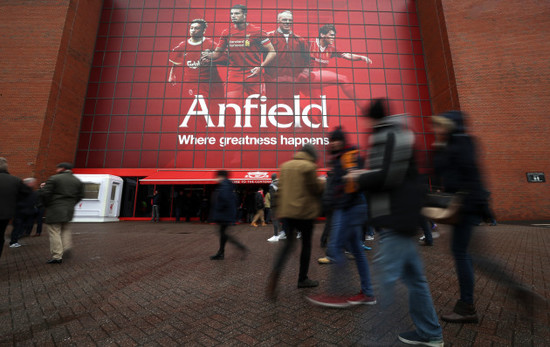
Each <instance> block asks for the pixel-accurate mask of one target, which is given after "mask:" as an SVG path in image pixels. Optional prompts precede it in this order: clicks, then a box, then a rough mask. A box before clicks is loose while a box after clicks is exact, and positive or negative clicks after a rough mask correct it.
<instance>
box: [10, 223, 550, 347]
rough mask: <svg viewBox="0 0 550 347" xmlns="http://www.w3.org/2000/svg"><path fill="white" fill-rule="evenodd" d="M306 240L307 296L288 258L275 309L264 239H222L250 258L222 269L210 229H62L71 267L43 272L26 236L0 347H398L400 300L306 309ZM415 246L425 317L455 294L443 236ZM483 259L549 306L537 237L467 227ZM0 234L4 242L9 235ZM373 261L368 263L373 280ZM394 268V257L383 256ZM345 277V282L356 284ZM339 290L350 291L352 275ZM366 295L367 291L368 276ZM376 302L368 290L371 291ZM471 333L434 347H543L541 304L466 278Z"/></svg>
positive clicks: (446, 328) (13, 253) (403, 319)
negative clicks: (387, 304)
mask: <svg viewBox="0 0 550 347" xmlns="http://www.w3.org/2000/svg"><path fill="white" fill-rule="evenodd" d="M322 228H323V225H322V224H318V225H316V228H315V236H314V247H313V254H312V264H311V269H310V277H311V278H313V279H317V280H320V281H321V286H320V287H319V288H313V289H297V288H296V281H297V273H298V268H297V267H298V252H295V253H294V254H293V258H292V259H290V261H289V264H288V266H287V268H286V269H285V272H284V273H283V276H282V279H281V280H282V283H281V288H280V294H279V300H278V301H277V302H275V303H273V302H269V301H266V300H265V298H264V287H265V284H266V281H267V276H268V273H269V270H270V268H271V265H272V263H273V259H274V257H275V254H276V251H277V249H278V247H279V245H278V244H277V243H274V244H271V243H268V242H266V239H267V238H268V237H270V236H271V232H272V231H271V227H263V228H252V227H250V226H248V225H239V226H235V227H233V229H232V230H233V231H232V232H233V233H234V235H236V236H237V237H238V238H239V239H240V240H241V241H243V242H244V243H245V244H246V245H247V246H248V247H250V249H251V250H252V251H251V253H250V255H249V256H248V257H247V259H245V260H240V254H239V253H238V251H237V250H236V249H234V248H232V246H231V245H230V244H228V246H227V248H226V257H225V260H223V261H210V260H209V258H208V257H209V256H210V255H212V254H214V253H215V251H216V250H217V235H216V231H215V230H216V229H215V226H214V225H204V224H202V225H201V224H196V223H180V224H176V223H173V222H161V223H156V224H153V223H150V222H119V223H104V224H73V234H74V243H75V249H74V253H73V257H72V258H70V259H66V260H64V262H63V264H61V265H47V264H45V261H46V260H47V259H48V258H49V251H48V238H47V236H45V235H43V236H41V237H31V238H25V239H23V240H22V241H21V243H23V244H24V246H23V247H21V248H18V249H11V248H7V246H6V248H5V249H4V254H3V256H2V258H1V259H0V297H1V298H2V299H1V300H0V345H2V346H10V345H22V346H33V345H34V346H70V345H74V346H176V345H188V346H201V345H203V346H213V345H224V346H225V345H237V346H244V345H259V346H273V345H278V346H294V345H300V346H316V345H322V346H329V345H338V346H349V345H364V346H393V345H396V346H399V345H401V344H400V342H399V341H398V340H397V337H396V335H397V333H399V332H401V331H406V330H409V329H411V328H412V322H411V320H410V318H409V316H408V314H407V299H406V291H405V290H404V289H403V287H402V286H400V287H398V290H397V295H396V298H395V301H396V303H395V304H394V305H393V306H392V307H391V308H390V309H389V310H387V311H386V312H379V311H380V305H375V306H359V307H352V308H350V309H344V310H336V309H324V308H320V307H315V306H312V305H311V304H309V303H308V302H307V301H306V300H304V296H305V295H307V294H311V293H320V292H322V290H323V288H324V287H325V286H326V284H327V283H326V279H327V275H328V270H329V266H330V265H318V264H317V263H316V262H315V260H316V259H317V258H318V257H320V256H323V255H324V253H323V250H322V249H320V248H319V238H320V235H321V231H322ZM441 231H442V236H441V237H440V238H439V239H436V240H435V245H434V247H421V248H420V252H421V254H422V257H423V259H424V262H425V265H426V269H427V276H428V280H429V283H430V287H431V290H432V295H433V298H434V302H435V306H436V310H437V312H438V314H441V313H444V312H446V311H448V310H449V309H451V308H452V306H453V305H454V301H455V300H456V298H457V296H458V294H457V293H458V286H457V281H456V277H455V273H454V265H453V261H452V258H451V256H450V254H449V232H448V229H446V228H445V227H442V228H441ZM477 231H478V234H479V235H480V236H483V238H484V241H483V243H482V244H483V246H484V248H483V252H484V254H486V255H487V256H489V257H492V258H495V259H500V261H501V262H502V264H504V265H505V266H506V268H507V269H509V270H510V271H513V272H514V273H515V274H516V276H517V277H518V278H520V279H521V280H522V281H523V282H524V283H525V284H527V285H528V286H530V287H532V288H534V289H535V290H536V292H537V293H539V294H540V295H542V296H543V297H545V298H550V284H549V283H550V228H545V227H537V226H531V225H529V224H523V225H520V224H500V225H498V226H496V227H488V226H483V227H479V228H478V229H477ZM8 234H9V230H8ZM372 244H373V251H370V252H368V257H369V260H370V264H371V270H372V271H373V273H374V274H376V264H373V262H372V261H373V258H374V254H375V251H376V242H373V243H372ZM396 256H397V255H396ZM355 272H356V271H354V273H355ZM350 283H351V284H350V285H349V291H350V292H354V291H358V286H359V280H358V278H357V276H356V274H354V278H353V279H352V280H351V282H350ZM374 283H375V284H376V279H375V278H374ZM375 290H377V288H376V287H375ZM476 298H477V308H478V313H479V316H480V323H479V324H473V325H472V324H469V325H460V324H446V323H443V322H442V325H443V334H444V339H445V345H446V346H549V345H550V310H549V305H548V302H547V301H546V302H542V303H539V304H538V305H537V310H536V311H535V314H534V315H533V316H531V317H530V316H528V315H527V314H526V312H525V310H524V309H523V307H522V305H521V304H519V303H518V302H517V301H515V300H514V297H513V292H512V291H511V290H509V288H508V287H507V286H506V285H505V284H503V283H502V282H495V281H493V280H491V279H489V278H487V277H486V276H484V275H483V274H481V273H480V272H479V271H478V272H477V273H476Z"/></svg>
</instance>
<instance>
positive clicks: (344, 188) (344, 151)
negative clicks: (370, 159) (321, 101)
mask: <svg viewBox="0 0 550 347" xmlns="http://www.w3.org/2000/svg"><path fill="white" fill-rule="evenodd" d="M329 141H330V142H329V148H330V154H331V164H330V167H331V168H332V169H331V172H332V175H331V184H330V186H329V187H328V189H329V191H328V192H327V193H328V196H329V197H330V198H329V201H330V205H331V209H332V226H331V234H330V238H329V240H328V250H327V256H328V258H329V259H330V260H331V261H332V262H333V263H334V266H333V267H331V272H330V276H329V289H328V290H329V294H328V295H326V294H320V295H313V296H309V297H307V299H308V300H309V301H310V302H311V303H313V304H316V305H320V306H326V307H347V306H349V305H358V304H365V305H374V304H376V298H375V297H374V291H373V289H372V283H371V278H370V271H369V265H368V262H367V257H366V256H365V252H364V250H363V247H362V246H363V241H362V227H363V225H364V224H365V223H366V221H367V218H366V214H367V203H366V199H365V195H364V194H363V193H362V192H360V191H359V190H358V189H357V187H356V186H355V184H354V183H353V182H347V181H346V180H345V178H344V176H345V175H346V174H347V173H348V172H349V170H353V169H362V168H363V158H361V156H360V153H359V150H358V149H357V148H356V147H355V146H350V145H349V144H348V143H347V141H346V136H345V133H344V132H343V131H342V128H340V127H338V128H336V129H335V130H334V131H333V132H332V133H331V134H330V137H329ZM350 183H351V184H350ZM344 250H348V251H349V252H350V253H351V254H352V255H353V257H354V258H355V263H356V265H357V271H358V272H359V277H360V279H361V288H360V291H359V293H358V294H356V295H353V296H343V295H341V294H340V292H341V290H342V288H341V286H342V285H343V284H344V283H343V282H344V281H345V280H344V278H343V275H344V274H345V272H346V262H347V261H346V256H345V255H344Z"/></svg>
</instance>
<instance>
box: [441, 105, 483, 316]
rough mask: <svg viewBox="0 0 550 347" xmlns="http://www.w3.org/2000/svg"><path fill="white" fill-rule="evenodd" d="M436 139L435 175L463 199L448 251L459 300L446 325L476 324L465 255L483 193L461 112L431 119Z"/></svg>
mask: <svg viewBox="0 0 550 347" xmlns="http://www.w3.org/2000/svg"><path fill="white" fill-rule="evenodd" d="M433 122H434V132H435V135H436V143H435V145H434V146H435V148H436V151H435V154H434V173H435V176H436V179H438V180H439V183H440V186H441V187H442V188H443V190H444V191H445V192H448V193H458V192H460V193H461V195H463V200H462V209H461V219H460V221H459V222H458V223H457V224H455V225H453V234H452V241H451V242H452V243H451V250H452V253H453V257H454V259H455V265H456V273H457V276H458V283H459V287H460V299H459V300H458V301H457V303H456V305H455V307H454V310H453V312H452V313H450V314H447V315H443V316H442V317H441V318H442V319H443V320H444V321H446V322H453V323H454V322H456V323H477V321H478V317H477V313H476V309H475V306H474V268H473V264H472V257H471V256H470V252H469V251H468V248H469V245H470V241H471V238H472V234H473V231H474V226H475V225H477V224H478V223H479V218H480V216H481V211H482V209H483V206H484V204H486V202H487V199H486V193H485V189H484V187H483V183H482V181H481V175H480V170H479V166H478V163H477V155H476V147H475V143H474V141H473V139H472V137H470V136H469V135H468V134H466V132H465V129H464V116H463V114H462V112H460V111H449V112H447V113H444V114H442V115H439V116H434V117H433Z"/></svg>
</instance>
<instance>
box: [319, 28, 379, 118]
mask: <svg viewBox="0 0 550 347" xmlns="http://www.w3.org/2000/svg"><path fill="white" fill-rule="evenodd" d="M309 52H310V54H311V64H310V65H311V76H310V80H311V86H310V88H311V93H310V95H311V97H314V96H315V97H317V96H318V95H316V94H319V95H321V94H322V93H323V92H322V89H323V86H327V85H338V86H339V87H340V88H341V89H342V91H343V92H344V94H345V95H346V96H347V97H348V98H349V99H350V100H352V101H353V102H354V103H355V105H356V107H357V108H358V109H361V108H362V107H363V105H362V104H361V101H359V100H357V98H356V97H355V88H354V86H353V84H352V81H351V80H350V79H349V78H348V77H347V76H346V75H343V74H339V73H337V72H334V71H332V70H329V69H328V67H329V64H330V61H331V59H332V58H343V59H346V60H351V61H359V60H361V61H363V62H365V64H372V60H371V59H370V58H369V57H367V56H365V55H359V54H354V53H349V52H340V51H338V49H337V48H336V27H335V26H334V25H333V24H325V25H323V26H322V27H320V28H319V36H318V37H317V38H316V39H315V40H314V41H311V43H310V46H309ZM314 94H315V95H314Z"/></svg>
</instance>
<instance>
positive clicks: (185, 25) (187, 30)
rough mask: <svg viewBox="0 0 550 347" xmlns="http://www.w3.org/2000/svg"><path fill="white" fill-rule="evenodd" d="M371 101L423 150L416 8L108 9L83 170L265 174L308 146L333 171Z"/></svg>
mask: <svg viewBox="0 0 550 347" xmlns="http://www.w3.org/2000/svg"><path fill="white" fill-rule="evenodd" d="M376 97H388V98H389V99H390V101H391V106H392V111H393V112H394V113H407V114H409V115H410V118H409V121H410V122H409V123H410V124H411V126H412V127H413V129H414V130H415V131H416V133H417V136H418V139H419V140H420V141H417V142H419V143H420V144H421V146H424V145H423V144H424V143H426V141H425V137H426V134H425V133H424V130H423V129H424V118H425V116H428V115H430V101H429V96H428V88H427V85H426V72H425V70H424V61H423V53H422V44H421V40H420V32H419V28H418V23H417V19H416V8H415V4H414V1H412V0H377V1H374V0H372V1H371V0H348V1H333V0H330V1H324V0H314V1H309V0H308V1H290V0H289V1H276V2H272V1H267V0H258V1H254V2H242V3H238V2H231V1H227V0H216V1H213V0H212V1H211V0H202V1H177V0H171V1H158V0H155V1H152V0H139V1H137V0H111V1H106V2H105V7H104V10H103V16H102V20H101V25H100V32H99V35H98V41H97V45H96V52H95V59H94V62H93V67H92V73H91V77H90V83H89V88H88V97H87V101H86V107H85V111H84V117H83V123H82V129H81V134H80V142H79V147H78V155H77V161H76V164H77V166H78V167H81V168H166V169H177V168H195V169H207V168H228V169H236V168H257V169H270V168H277V167H278V166H280V165H281V164H282V163H283V162H284V161H286V160H288V159H290V158H291V157H292V155H293V154H294V153H295V151H296V150H297V149H299V148H300V147H301V146H302V145H303V144H304V143H307V142H310V143H313V144H314V145H315V146H316V147H317V148H318V149H319V150H320V153H321V160H325V155H324V147H325V145H326V144H327V143H328V133H329V132H330V131H331V130H332V129H333V128H334V127H336V126H342V127H343V128H344V130H345V131H346V132H347V133H348V137H349V141H350V142H352V143H355V144H357V145H359V146H360V147H361V148H366V145H367V141H368V135H369V133H370V128H369V126H370V124H369V123H368V122H367V121H366V120H364V118H363V117H361V112H362V109H363V108H364V107H365V106H366V105H367V104H368V103H369V101H370V100H371V99H372V98H376ZM421 149H425V147H422V148H421ZM319 165H320V166H324V162H320V163H319Z"/></svg>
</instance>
